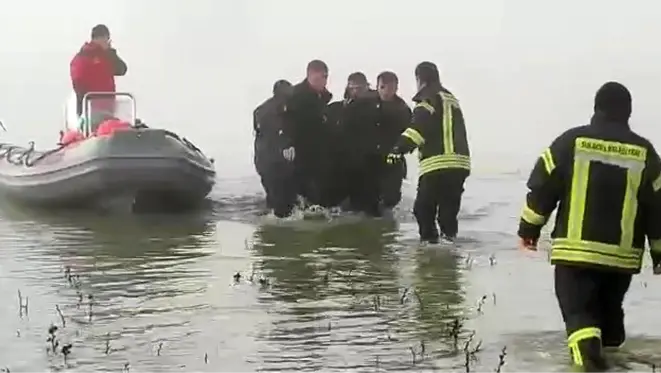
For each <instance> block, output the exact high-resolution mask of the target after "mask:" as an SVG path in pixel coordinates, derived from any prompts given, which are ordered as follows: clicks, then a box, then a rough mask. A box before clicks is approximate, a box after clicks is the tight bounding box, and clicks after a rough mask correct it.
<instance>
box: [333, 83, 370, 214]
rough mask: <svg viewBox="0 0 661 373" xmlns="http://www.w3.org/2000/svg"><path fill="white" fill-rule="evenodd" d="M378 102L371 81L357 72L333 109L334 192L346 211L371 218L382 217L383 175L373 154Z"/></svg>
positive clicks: (336, 199)
mask: <svg viewBox="0 0 661 373" xmlns="http://www.w3.org/2000/svg"><path fill="white" fill-rule="evenodd" d="M376 98H377V95H376V92H375V91H371V90H370V88H369V84H368V82H367V77H366V76H365V74H363V73H362V72H354V73H352V74H350V75H349V77H348V78H347V86H346V88H345V91H344V100H343V101H340V102H334V103H332V104H331V105H330V108H331V112H332V113H333V114H332V117H333V118H334V119H335V121H336V124H335V125H334V128H336V138H335V143H336V145H335V149H336V152H335V155H334V159H333V160H334V162H335V168H334V174H335V177H334V178H333V188H332V190H333V191H334V192H335V201H336V202H338V201H343V202H344V203H342V208H343V209H345V210H349V211H354V212H362V213H365V214H367V215H371V216H378V215H380V211H379V205H378V202H379V189H378V187H379V184H378V181H379V175H378V171H379V169H380V167H375V166H378V165H375V164H374V163H375V158H376V157H375V152H374V150H373V146H372V144H373V141H372V140H373V137H374V131H373V129H372V127H374V123H375V120H376V117H375V113H374V111H373V110H372V105H371V104H372V103H374V99H376Z"/></svg>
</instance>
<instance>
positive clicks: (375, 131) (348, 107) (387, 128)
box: [339, 91, 411, 162]
mask: <svg viewBox="0 0 661 373" xmlns="http://www.w3.org/2000/svg"><path fill="white" fill-rule="evenodd" d="M410 122H411V109H410V108H409V107H408V105H406V103H405V102H404V100H402V99H401V98H400V97H396V98H395V100H393V101H390V102H387V101H382V100H381V99H380V98H379V95H378V94H377V92H376V91H369V92H367V93H365V94H364V95H361V96H360V97H358V98H357V99H355V100H351V101H349V102H348V103H345V104H344V105H343V111H342V114H341V116H340V123H339V127H340V128H341V134H342V140H341V142H342V143H343V144H344V146H345V148H346V153H347V154H349V155H350V156H351V162H361V160H362V159H365V158H366V157H371V158H378V159H381V160H384V161H385V157H386V155H388V153H389V152H390V149H392V147H393V146H394V145H395V143H396V142H397V140H398V139H399V136H400V135H401V134H402V132H404V130H405V129H406V127H408V125H409V124H410Z"/></svg>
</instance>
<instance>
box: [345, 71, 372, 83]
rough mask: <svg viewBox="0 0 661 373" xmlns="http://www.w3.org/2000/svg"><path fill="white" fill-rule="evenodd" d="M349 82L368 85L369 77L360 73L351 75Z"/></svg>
mask: <svg viewBox="0 0 661 373" xmlns="http://www.w3.org/2000/svg"><path fill="white" fill-rule="evenodd" d="M347 82H353V83H356V84H367V77H366V76H365V74H363V73H362V72H360V71H356V72H355V73H351V74H349V77H348V78H347Z"/></svg>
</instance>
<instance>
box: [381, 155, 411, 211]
mask: <svg viewBox="0 0 661 373" xmlns="http://www.w3.org/2000/svg"><path fill="white" fill-rule="evenodd" d="M404 167H405V164H404V163H402V164H392V165H386V166H384V169H383V175H382V177H381V183H380V184H381V185H380V187H381V201H382V202H383V207H385V208H388V209H391V208H393V207H395V206H397V204H399V202H400V201H401V200H402V181H403V179H404Z"/></svg>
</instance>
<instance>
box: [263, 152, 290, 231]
mask: <svg viewBox="0 0 661 373" xmlns="http://www.w3.org/2000/svg"><path fill="white" fill-rule="evenodd" d="M262 181H263V183H264V189H265V190H266V193H267V194H266V200H267V203H268V204H269V208H271V209H273V213H274V215H275V216H277V217H279V218H284V217H287V216H289V215H291V212H292V210H293V209H294V205H295V204H296V183H295V180H294V177H293V172H292V170H291V166H290V165H287V164H284V165H278V166H273V167H272V169H270V170H268V171H267V172H265V173H264V176H263V177H262Z"/></svg>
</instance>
